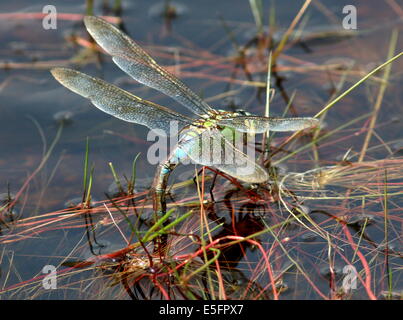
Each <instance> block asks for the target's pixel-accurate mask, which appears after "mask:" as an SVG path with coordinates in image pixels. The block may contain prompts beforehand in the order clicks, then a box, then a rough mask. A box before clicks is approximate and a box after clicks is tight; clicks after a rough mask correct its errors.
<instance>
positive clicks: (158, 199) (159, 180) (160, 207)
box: [154, 159, 178, 216]
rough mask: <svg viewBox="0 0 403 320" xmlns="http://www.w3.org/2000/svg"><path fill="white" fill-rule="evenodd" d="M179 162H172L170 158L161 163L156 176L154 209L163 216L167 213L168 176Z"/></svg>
mask: <svg viewBox="0 0 403 320" xmlns="http://www.w3.org/2000/svg"><path fill="white" fill-rule="evenodd" d="M177 165H178V164H177V163H172V162H171V161H170V160H169V159H168V160H167V161H165V162H164V163H162V164H160V165H159V167H158V170H157V173H156V175H155V178H154V191H155V199H154V211H155V212H156V214H157V215H158V216H163V215H164V214H165V213H166V208H167V204H166V189H167V185H168V178H169V175H170V174H171V172H172V171H173V170H174V169H175V167H176V166H177Z"/></svg>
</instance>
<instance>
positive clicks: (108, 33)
mask: <svg viewBox="0 0 403 320" xmlns="http://www.w3.org/2000/svg"><path fill="white" fill-rule="evenodd" d="M84 23H85V26H86V28H87V30H88V32H89V33H90V34H91V36H92V37H93V38H94V39H95V41H96V42H97V43H98V44H99V45H100V46H101V47H102V48H103V49H104V50H105V51H106V52H107V53H108V54H110V55H111V56H112V57H113V61H114V62H115V63H116V64H117V65H118V66H119V68H121V69H122V70H123V71H125V72H126V73H128V74H129V75H130V76H131V77H132V78H133V79H135V80H137V81H138V82H140V83H142V84H145V85H147V86H149V87H151V88H153V89H156V90H158V91H160V92H162V93H164V94H166V95H168V96H170V97H171V98H173V99H175V100H176V101H178V102H179V103H181V104H182V105H184V106H185V107H187V108H188V109H190V110H191V111H192V112H194V113H196V114H198V115H203V114H207V113H209V112H213V113H214V110H213V109H212V108H211V107H210V106H209V105H208V104H207V103H206V102H204V101H203V100H202V99H201V98H200V97H199V96H198V95H196V94H195V93H194V92H193V91H192V90H190V89H189V88H188V87H187V86H186V85H185V84H184V83H183V82H182V81H180V80H179V79H178V78H176V77H175V76H174V75H172V74H171V73H169V72H168V71H166V70H165V69H164V68H162V67H161V66H160V65H158V64H157V62H155V60H154V59H153V58H151V57H150V56H149V55H148V54H147V53H146V52H145V51H144V50H143V49H142V48H141V47H140V46H139V45H138V44H137V43H135V42H134V41H133V40H132V39H130V38H129V37H128V36H127V35H126V34H124V33H123V32H122V31H120V30H119V29H118V28H116V27H115V26H113V25H112V24H110V23H108V22H106V21H105V20H103V19H100V18H97V17H93V16H87V17H85V18H84Z"/></svg>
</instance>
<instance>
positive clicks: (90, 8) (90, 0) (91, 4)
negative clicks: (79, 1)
mask: <svg viewBox="0 0 403 320" xmlns="http://www.w3.org/2000/svg"><path fill="white" fill-rule="evenodd" d="M85 2H86V6H87V8H86V13H87V16H92V15H94V0H86V1H85Z"/></svg>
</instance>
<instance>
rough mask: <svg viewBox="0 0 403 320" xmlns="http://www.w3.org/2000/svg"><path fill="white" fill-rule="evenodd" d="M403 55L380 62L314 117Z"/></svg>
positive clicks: (316, 116) (399, 54)
mask: <svg viewBox="0 0 403 320" xmlns="http://www.w3.org/2000/svg"><path fill="white" fill-rule="evenodd" d="M402 55H403V52H400V53H398V54H397V55H395V56H394V57H393V58H391V59H389V60H388V61H386V62H384V63H382V64H381V65H380V66H378V67H376V68H375V69H374V70H372V71H371V72H369V73H368V74H367V75H365V76H364V77H363V78H361V79H360V80H359V81H357V82H356V83H355V84H353V85H352V86H351V87H350V88H348V89H347V90H346V91H344V92H343V93H342V94H341V95H339V96H338V97H337V98H336V99H334V100H333V101H332V102H330V103H329V104H327V105H326V106H325V107H324V108H323V109H322V110H320V111H319V112H318V113H317V114H316V115H315V116H314V118H318V117H319V116H321V115H322V114H323V113H325V112H326V111H328V110H329V109H330V108H332V107H333V106H334V105H335V104H336V103H337V102H339V101H340V100H341V99H343V98H344V97H345V96H346V95H348V94H349V93H350V92H351V91H353V90H354V89H355V88H357V87H358V86H359V85H361V84H362V83H363V82H365V81H366V80H367V79H368V78H370V77H371V76H373V75H374V74H375V73H377V72H378V71H379V70H381V69H382V68H384V67H386V66H387V65H388V64H390V63H392V62H393V61H395V60H396V59H399V58H400V57H401V56H402Z"/></svg>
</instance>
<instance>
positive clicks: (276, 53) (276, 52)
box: [273, 0, 312, 64]
mask: <svg viewBox="0 0 403 320" xmlns="http://www.w3.org/2000/svg"><path fill="white" fill-rule="evenodd" d="M311 1H312V0H306V1H305V3H304V4H303V5H302V7H301V9H300V10H299V12H298V14H297V15H296V16H295V18H294V20H293V21H292V22H291V24H290V26H289V27H288V29H287V31H286V32H285V33H284V36H283V37H282V38H281V40H280V43H279V44H278V46H277V48H276V50H274V53H273V64H276V60H277V57H278V56H279V54H280V53H281V52H282V51H283V49H284V46H285V44H286V43H287V41H288V38H289V37H290V35H291V33H292V31H293V30H294V28H295V26H296V25H297V23H298V22H299V20H300V19H301V17H302V15H303V14H304V12H305V11H306V9H307V8H308V6H309V4H310V3H311Z"/></svg>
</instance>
